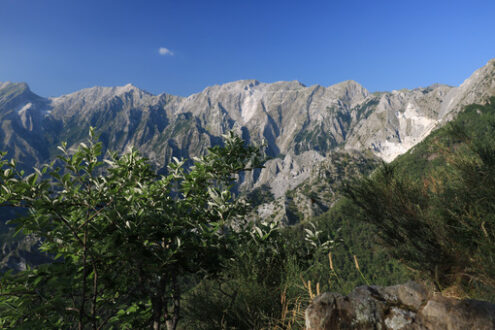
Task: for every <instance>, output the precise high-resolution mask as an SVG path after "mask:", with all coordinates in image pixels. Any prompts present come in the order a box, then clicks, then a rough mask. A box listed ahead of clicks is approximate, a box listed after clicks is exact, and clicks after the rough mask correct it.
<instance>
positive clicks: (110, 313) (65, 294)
mask: <svg viewBox="0 0 495 330" xmlns="http://www.w3.org/2000/svg"><path fill="white" fill-rule="evenodd" d="M92 135H93V133H92V131H91V139H90V141H89V144H88V145H85V144H81V146H80V148H79V149H78V150H77V151H76V152H75V153H74V154H73V155H69V153H68V151H67V150H66V149H65V146H62V147H61V150H62V152H63V154H64V155H63V156H62V157H60V159H59V161H60V162H61V164H62V166H63V167H62V168H59V167H55V165H54V164H52V165H51V166H45V167H43V169H41V170H36V172H35V173H33V174H31V175H28V176H25V175H24V173H23V172H22V171H21V172H17V170H16V164H15V162H14V161H11V162H7V161H6V160H3V159H2V160H1V163H0V165H1V167H2V168H3V170H2V171H1V173H0V176H1V178H0V179H1V182H2V187H1V188H2V190H1V193H0V202H1V204H2V205H3V206H9V207H12V206H14V207H18V208H26V209H28V211H29V213H28V214H27V215H26V216H24V217H21V218H19V219H17V220H16V222H17V224H18V225H19V229H20V230H22V231H23V232H24V233H26V234H29V235H32V236H35V237H39V238H41V240H42V245H41V250H43V251H44V252H46V253H48V254H49V255H51V256H53V258H54V261H53V262H52V263H48V264H44V265H41V266H39V267H36V268H34V269H27V270H25V271H22V272H19V273H17V274H12V273H7V274H5V275H4V276H3V278H2V286H1V290H2V291H1V299H0V315H1V317H0V320H1V322H2V325H3V326H5V327H15V328H24V329H33V328H40V327H42V328H76V327H77V328H79V329H84V328H92V329H101V328H112V327H113V328H149V327H150V326H153V328H154V329H160V328H161V325H162V324H163V323H166V325H167V328H169V329H175V328H176V326H177V324H178V321H179V319H180V317H181V299H182V296H183V293H182V290H181V289H182V286H183V284H184V283H186V282H187V279H188V277H189V276H206V275H209V276H214V275H215V274H217V273H218V272H219V271H220V270H221V268H222V266H223V261H224V260H226V259H228V258H230V257H231V256H232V254H233V249H234V248H235V247H236V241H237V240H238V239H239V237H240V236H241V235H242V230H239V229H238V228H239V226H240V222H238V221H235V220H237V218H238V217H239V216H241V215H242V214H243V213H244V212H245V207H246V205H245V203H244V202H243V201H242V200H240V199H236V198H235V197H234V196H232V194H231V193H230V188H231V187H232V184H233V183H234V178H235V174H237V173H239V172H241V171H244V170H248V169H251V168H254V167H259V166H261V164H262V160H261V158H260V153H259V150H257V149H256V148H254V147H245V146H244V143H243V141H242V140H241V139H240V138H238V137H237V136H234V135H232V134H230V135H229V136H227V137H226V140H225V146H224V147H223V148H220V147H215V148H212V149H210V152H209V154H208V155H206V156H204V157H202V158H197V159H195V163H194V165H193V166H192V167H191V168H190V169H189V170H187V171H186V170H185V169H184V168H183V166H182V165H183V163H184V161H178V160H176V161H175V162H174V163H172V164H169V174H168V175H167V176H157V175H156V174H155V173H154V172H153V170H152V169H151V167H150V166H149V165H148V164H147V163H146V160H145V159H143V158H141V157H140V156H139V155H138V154H137V153H136V152H135V151H133V152H131V153H129V154H126V155H123V156H122V157H118V156H117V155H114V156H113V157H112V158H111V159H109V160H104V161H101V160H99V157H100V151H101V144H100V143H96V142H95V141H94V139H93V136H92ZM104 164H107V167H104ZM46 175H48V176H49V178H44V177H45V176H46ZM234 225H235V226H234Z"/></svg>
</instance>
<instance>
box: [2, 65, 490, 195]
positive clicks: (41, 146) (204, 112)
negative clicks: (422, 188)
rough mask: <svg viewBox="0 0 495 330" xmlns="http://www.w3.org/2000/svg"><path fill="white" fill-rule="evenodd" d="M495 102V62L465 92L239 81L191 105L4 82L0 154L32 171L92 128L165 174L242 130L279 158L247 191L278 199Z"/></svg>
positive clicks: (133, 90) (135, 94) (124, 92)
mask: <svg viewBox="0 0 495 330" xmlns="http://www.w3.org/2000/svg"><path fill="white" fill-rule="evenodd" d="M493 95H495V59H492V60H490V61H489V62H488V63H487V64H486V65H485V66H483V67H482V68H480V69H479V70H477V71H476V72H474V73H473V74H472V75H471V76H470V77H469V78H468V79H466V80H465V81H464V82H463V83H462V84H461V85H460V86H458V87H451V86H447V85H440V84H435V85H432V86H429V87H424V88H423V87H420V88H416V89H412V90H408V89H402V90H394V91H391V92H375V93H370V92H369V91H368V90H366V89H365V88H364V87H363V86H361V85H360V84H359V83H357V82H355V81H345V82H342V83H338V84H335V85H332V86H329V87H323V86H320V85H313V86H305V85H303V84H302V83H300V82H298V81H290V82H275V83H262V82H259V81H257V80H241V81H236V82H231V83H227V84H223V85H215V86H211V87H208V88H206V89H205V90H203V91H202V92H200V93H197V94H193V95H190V96H188V97H179V96H173V95H169V94H166V93H162V94H159V95H153V94H150V93H148V92H146V91H144V90H142V89H139V88H137V87H135V86H133V85H131V84H128V85H125V86H120V87H92V88H87V89H83V90H80V91H77V92H74V93H71V94H67V95H63V96H60V97H54V98H45V97H41V96H38V95H36V94H35V93H33V92H32V91H31V90H30V89H29V87H28V85H27V84H26V83H11V82H5V83H0V123H1V129H0V150H5V151H8V157H10V158H15V159H16V160H18V161H19V162H20V164H21V166H23V167H24V168H27V169H29V168H31V167H33V166H39V165H40V164H42V163H45V162H48V161H50V160H52V159H54V157H55V155H56V154H57V149H56V147H57V146H58V145H59V144H60V143H61V142H63V141H66V142H67V143H68V147H69V148H74V147H76V146H77V145H78V144H79V143H80V142H83V141H84V140H85V139H87V136H88V135H87V134H88V133H87V132H88V129H89V127H90V126H93V127H95V128H96V131H97V132H99V134H100V140H101V141H102V142H103V144H104V149H105V150H112V151H118V152H124V151H126V150H128V149H129V148H130V147H135V148H137V149H138V150H139V151H140V152H141V153H142V154H143V155H145V156H146V157H148V158H149V159H150V161H151V162H152V163H153V164H154V165H155V166H157V167H160V168H161V167H164V166H165V165H166V164H167V163H168V162H169V161H170V160H171V159H172V157H178V158H181V157H191V156H195V155H198V154H202V153H204V152H205V151H206V150H207V149H208V148H209V147H211V146H213V145H216V144H218V143H221V135H222V134H224V133H226V132H227V131H229V130H234V131H236V132H237V133H238V134H240V135H241V136H242V137H243V138H244V139H245V140H246V141H248V142H254V143H262V142H264V143H265V145H266V153H267V156H269V157H270V158H271V159H270V160H269V161H268V162H267V163H266V167H265V168H264V169H262V170H259V171H255V172H254V173H251V174H249V175H246V176H245V177H243V178H242V184H241V187H240V188H241V190H245V191H251V190H252V189H254V188H260V187H264V188H265V189H267V190H269V192H270V193H271V194H272V195H273V198H274V199H277V198H281V197H283V196H285V195H286V194H287V192H288V191H290V190H293V189H295V188H296V187H298V186H300V185H301V184H303V182H305V180H308V179H309V178H310V177H311V175H312V174H311V173H314V172H315V171H316V172H318V171H319V170H318V168H319V167H318V166H319V165H318V164H324V163H325V162H326V163H328V159H332V157H331V155H335V154H336V153H341V152H350V153H351V154H353V153H354V154H356V153H358V154H361V156H362V155H366V157H371V158H376V157H378V158H380V159H382V160H384V161H386V162H389V161H391V160H393V159H394V158H395V157H397V156H398V155H400V154H402V153H404V152H406V151H407V150H409V149H410V148H412V147H413V146H414V145H415V144H417V143H418V142H420V141H421V140H423V139H424V138H425V137H426V136H427V135H428V134H429V133H430V132H431V131H432V130H434V129H435V128H437V127H440V126H442V125H443V124H444V123H446V122H448V121H449V120H451V119H452V118H454V117H455V115H456V113H458V112H459V111H460V110H461V109H462V108H463V106H465V105H467V104H471V103H483V102H486V100H487V99H488V98H489V97H490V96H493ZM361 156H359V157H361ZM322 162H323V163H322ZM315 166H316V167H315Z"/></svg>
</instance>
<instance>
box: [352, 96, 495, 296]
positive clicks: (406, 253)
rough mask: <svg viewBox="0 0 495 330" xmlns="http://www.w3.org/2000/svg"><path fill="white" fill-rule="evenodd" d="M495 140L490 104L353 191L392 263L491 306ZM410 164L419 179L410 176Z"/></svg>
mask: <svg viewBox="0 0 495 330" xmlns="http://www.w3.org/2000/svg"><path fill="white" fill-rule="evenodd" d="M494 136H495V98H492V100H491V103H488V104H486V105H484V106H481V105H472V106H469V107H467V108H466V110H465V111H464V112H463V113H461V114H460V115H459V116H458V118H457V119H456V120H454V121H453V122H452V123H451V124H450V125H448V126H447V127H445V128H442V129H440V130H438V131H437V132H435V134H433V135H432V136H430V137H429V138H428V139H427V141H425V142H424V143H422V144H421V145H420V146H419V147H418V148H417V149H416V150H414V151H412V152H410V153H409V154H408V155H406V156H405V157H403V158H399V159H398V160H397V161H396V162H394V163H393V164H392V165H386V166H383V167H382V168H381V169H380V170H379V171H377V172H376V173H375V174H374V176H373V177H371V178H365V179H363V180H361V181H360V182H358V183H355V184H353V185H351V186H350V187H349V189H348V195H349V196H350V197H351V199H352V200H353V201H354V203H355V204H356V205H358V206H359V207H360V208H361V209H362V210H363V211H364V212H363V213H362V217H361V219H363V220H365V221H367V222H369V223H371V224H373V225H374V227H375V228H376V231H377V233H378V234H379V235H380V237H381V238H382V242H383V243H384V244H385V245H386V246H387V248H388V250H389V252H390V253H391V254H392V255H393V256H394V257H396V258H397V259H399V260H400V261H401V262H403V263H405V264H406V265H408V266H409V267H411V268H413V269H416V270H418V271H420V272H422V273H424V274H425V275H426V276H427V277H428V278H430V279H431V280H433V281H434V282H435V283H436V284H437V285H438V287H439V288H441V289H445V288H447V287H451V286H454V287H457V288H459V291H460V292H461V295H463V294H468V295H471V296H474V297H479V298H487V299H493V297H494V296H495V267H494V263H493V258H494V257H495V245H494V244H493V242H494V239H495V232H494V230H495V197H494V196H495V181H494V178H495V139H494ZM412 159H418V161H417V164H416V166H415V167H413V170H414V171H415V172H419V174H420V175H418V176H417V177H415V174H416V173H415V174H410V173H408V171H407V167H408V166H409V165H410V164H411V160H412ZM462 292H463V293H462Z"/></svg>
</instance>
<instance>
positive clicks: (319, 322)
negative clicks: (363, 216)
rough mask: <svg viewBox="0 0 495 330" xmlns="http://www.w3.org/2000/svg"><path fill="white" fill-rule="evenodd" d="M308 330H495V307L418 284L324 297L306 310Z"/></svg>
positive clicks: (370, 287) (367, 288) (371, 287)
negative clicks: (447, 294) (428, 288)
mask: <svg viewBox="0 0 495 330" xmlns="http://www.w3.org/2000/svg"><path fill="white" fill-rule="evenodd" d="M305 316H306V329H311V330H324V329H325V330H329V329H333V330H339V329H393V330H400V329H403V330H407V329H411V330H412V329H415V330H426V329H449V330H457V329H459V330H461V329H487V330H488V329H495V305H493V304H490V303H488V302H483V301H476V300H457V299H455V298H447V297H443V296H441V295H439V294H433V293H432V292H428V291H427V290H426V288H425V287H423V286H422V285H419V284H417V283H415V282H408V283H406V284H402V285H395V286H390V287H378V286H362V287H358V288H356V289H355V290H354V291H353V292H351V293H350V294H349V295H348V296H342V295H340V294H338V293H329V292H327V293H324V294H322V295H320V296H318V297H316V298H315V299H314V300H313V302H312V303H311V304H310V305H309V307H308V308H307V309H306V315H305Z"/></svg>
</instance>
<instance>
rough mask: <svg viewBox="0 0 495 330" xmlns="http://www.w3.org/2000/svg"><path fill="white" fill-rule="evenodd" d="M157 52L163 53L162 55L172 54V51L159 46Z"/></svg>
mask: <svg viewBox="0 0 495 330" xmlns="http://www.w3.org/2000/svg"><path fill="white" fill-rule="evenodd" d="M158 54H160V55H163V56H165V55H170V56H172V55H174V53H173V52H172V51H171V50H170V49H168V48H165V47H160V48H159V49H158Z"/></svg>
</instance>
